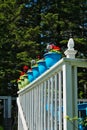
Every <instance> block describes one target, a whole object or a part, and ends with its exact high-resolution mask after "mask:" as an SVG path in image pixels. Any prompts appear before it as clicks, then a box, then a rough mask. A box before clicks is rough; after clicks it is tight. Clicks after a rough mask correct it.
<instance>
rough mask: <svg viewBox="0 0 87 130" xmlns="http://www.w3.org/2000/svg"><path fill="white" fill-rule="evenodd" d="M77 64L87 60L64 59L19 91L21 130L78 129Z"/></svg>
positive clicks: (18, 102) (86, 63) (83, 64)
mask: <svg viewBox="0 0 87 130" xmlns="http://www.w3.org/2000/svg"><path fill="white" fill-rule="evenodd" d="M77 67H86V68H87V60H81V59H71V58H62V59H61V60H60V61H59V62H58V63H56V64H55V65H54V66H53V67H51V68H50V69H49V70H47V71H46V72H45V73H44V74H43V75H41V76H40V77H38V78H37V79H36V80H35V81H33V82H32V83H30V84H29V85H27V86H26V87H25V88H24V89H22V90H20V91H19V92H18V95H19V96H18V99H17V104H18V130H77V127H78V123H77V120H74V121H73V122H70V121H69V120H67V116H69V117H75V116H78V108H77Z"/></svg>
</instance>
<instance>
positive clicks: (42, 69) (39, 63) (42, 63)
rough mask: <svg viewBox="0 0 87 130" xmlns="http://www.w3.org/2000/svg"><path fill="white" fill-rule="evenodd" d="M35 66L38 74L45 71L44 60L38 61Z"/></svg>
mask: <svg viewBox="0 0 87 130" xmlns="http://www.w3.org/2000/svg"><path fill="white" fill-rule="evenodd" d="M37 64H38V69H39V72H40V74H42V73H44V72H45V71H46V70H47V66H46V62H45V60H44V59H41V60H38V61H37Z"/></svg>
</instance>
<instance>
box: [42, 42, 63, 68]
mask: <svg viewBox="0 0 87 130" xmlns="http://www.w3.org/2000/svg"><path fill="white" fill-rule="evenodd" d="M60 50H61V49H60V47H58V46H55V45H54V44H52V45H48V46H47V53H45V54H44V59H45V62H46V65H47V68H50V67H51V66H53V65H54V64H55V63H56V62H58V61H59V60H60V59H61V57H62V55H61V51H60Z"/></svg>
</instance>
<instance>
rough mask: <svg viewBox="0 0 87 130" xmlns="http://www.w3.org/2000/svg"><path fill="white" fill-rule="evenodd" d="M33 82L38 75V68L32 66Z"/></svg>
mask: <svg viewBox="0 0 87 130" xmlns="http://www.w3.org/2000/svg"><path fill="white" fill-rule="evenodd" d="M32 72H33V76H34V80H35V79H36V78H37V77H38V76H39V75H40V73H39V68H38V66H32Z"/></svg>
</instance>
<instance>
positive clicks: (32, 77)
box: [27, 69, 34, 82]
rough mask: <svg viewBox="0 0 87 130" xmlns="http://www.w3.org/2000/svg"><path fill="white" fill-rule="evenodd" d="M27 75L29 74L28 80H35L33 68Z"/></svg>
mask: <svg viewBox="0 0 87 130" xmlns="http://www.w3.org/2000/svg"><path fill="white" fill-rule="evenodd" d="M27 75H28V80H29V82H32V81H33V80H34V76H33V71H32V69H29V70H28V71H27Z"/></svg>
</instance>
